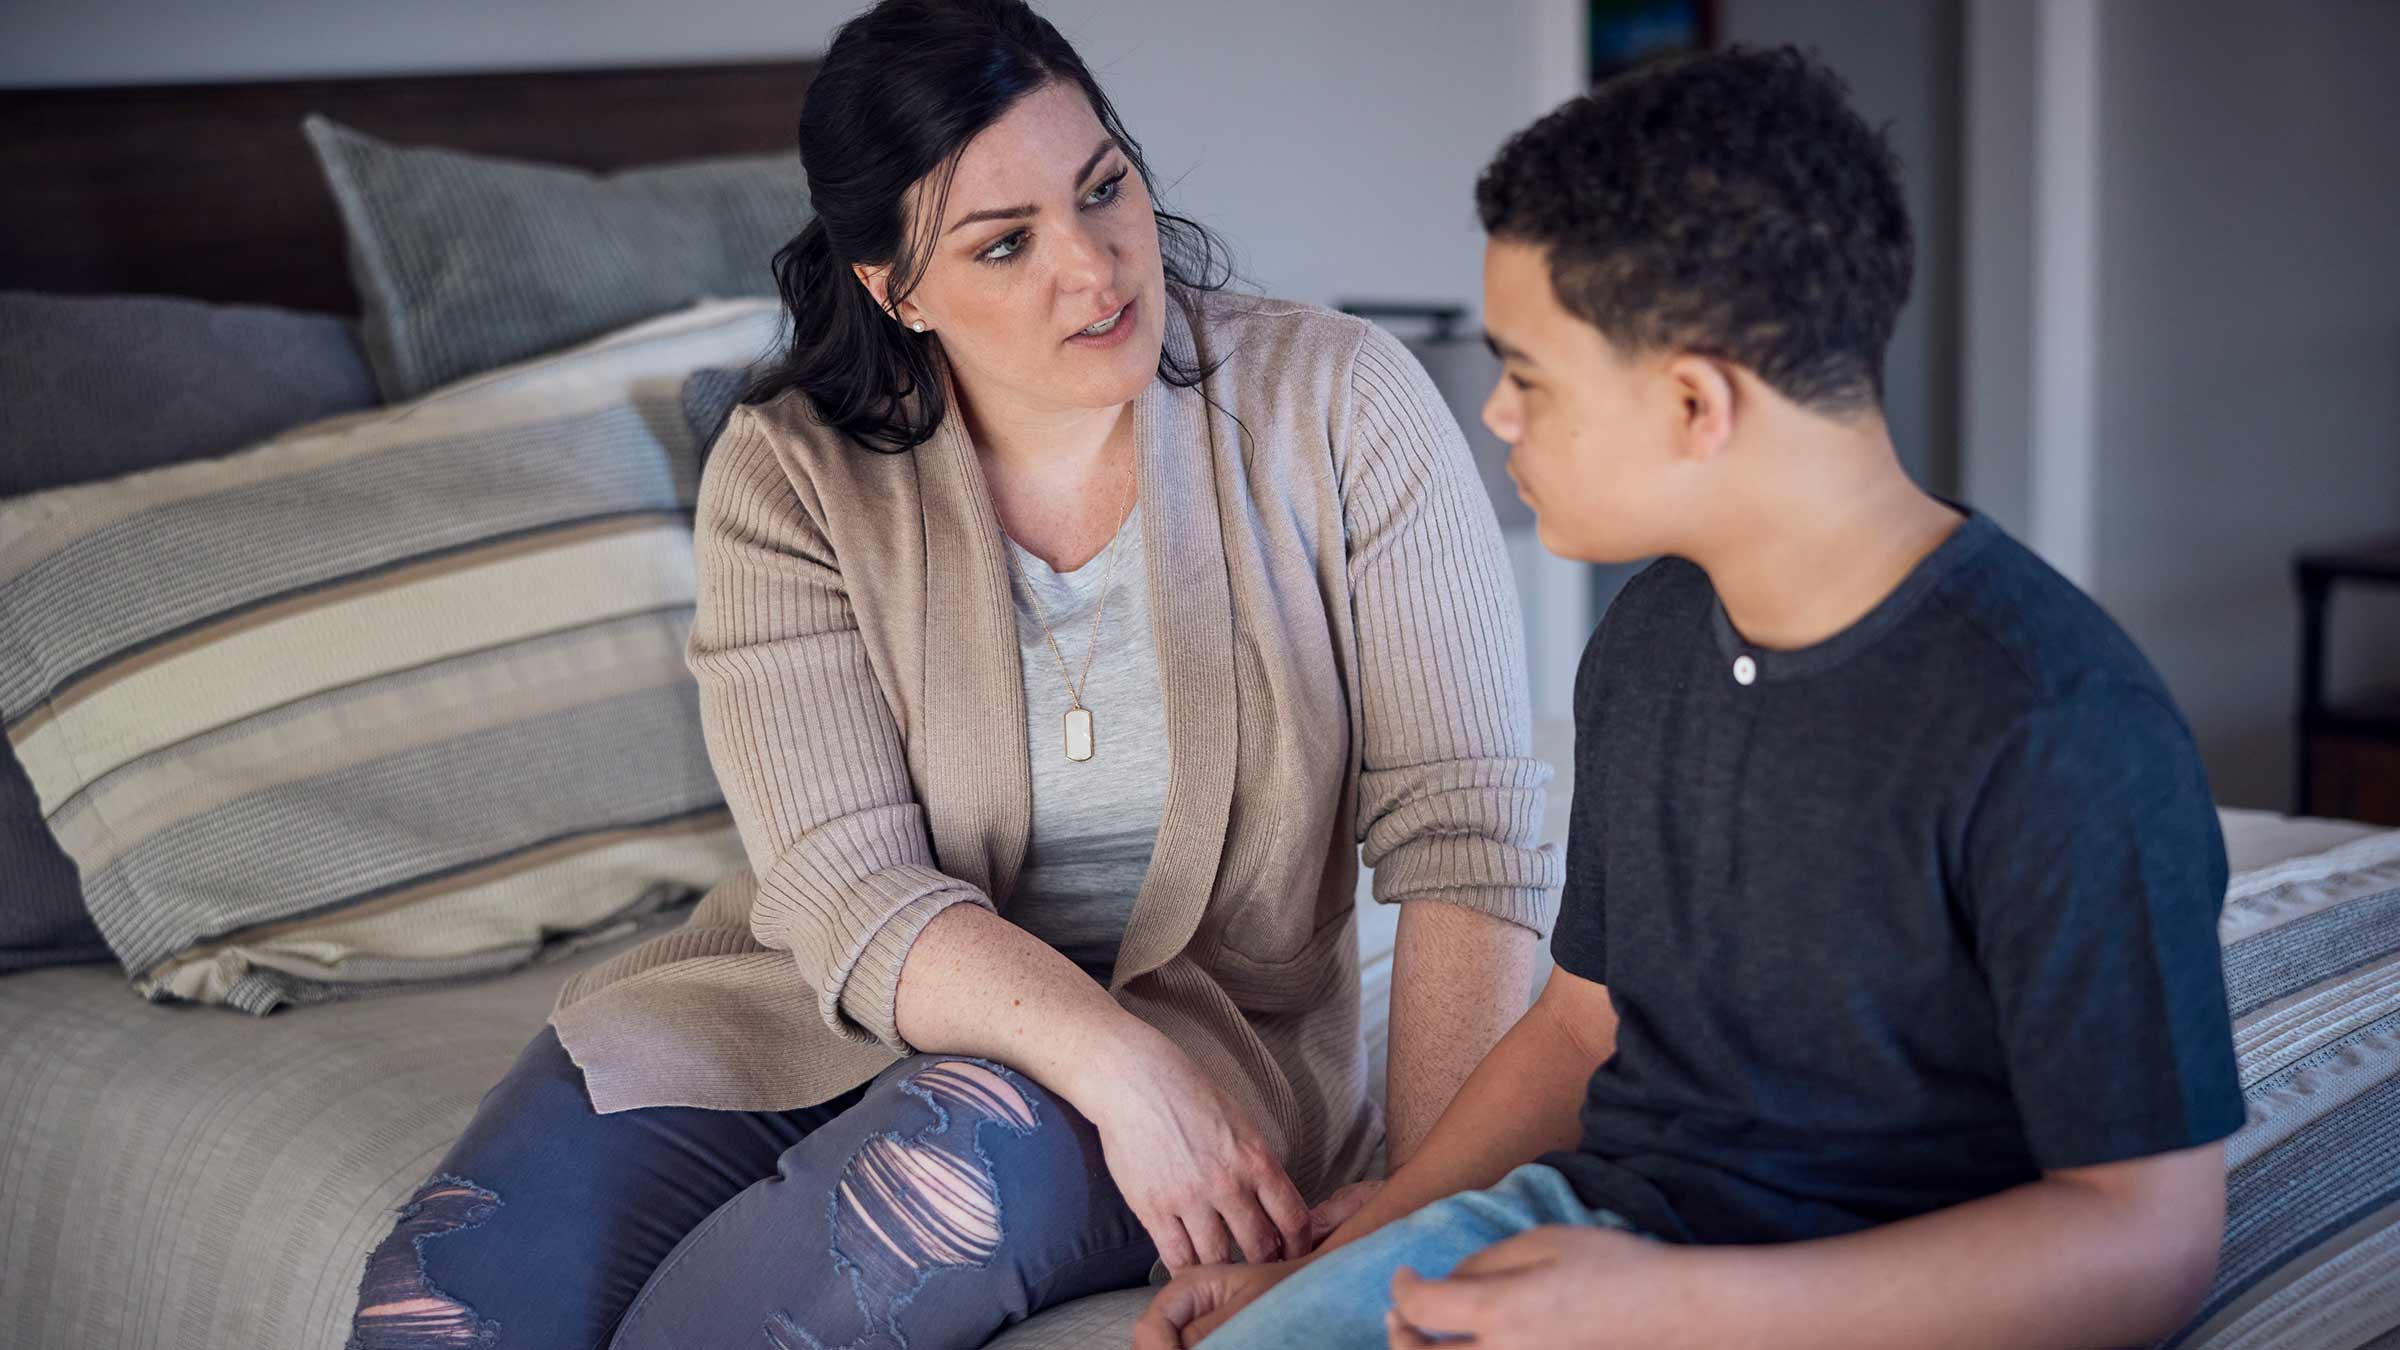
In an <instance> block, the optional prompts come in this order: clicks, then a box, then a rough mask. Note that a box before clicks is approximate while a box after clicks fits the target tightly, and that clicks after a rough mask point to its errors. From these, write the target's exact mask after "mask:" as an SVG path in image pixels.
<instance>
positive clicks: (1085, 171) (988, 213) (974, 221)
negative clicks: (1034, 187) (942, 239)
mask: <svg viewBox="0 0 2400 1350" xmlns="http://www.w3.org/2000/svg"><path fill="white" fill-rule="evenodd" d="M1116 148H1117V142H1116V138H1115V137H1113V136H1112V137H1110V138H1109V139H1107V140H1105V141H1102V142H1100V148H1099V149H1097V150H1094V151H1093V152H1092V157H1091V158H1090V159H1087V160H1085V161H1084V162H1083V167H1082V168H1080V169H1077V170H1076V171H1075V181H1076V182H1078V183H1080V182H1082V181H1083V180H1084V179H1086V178H1089V177H1091V176H1092V170H1093V169H1095V168H1098V167H1099V165H1100V161H1101V160H1103V159H1106V158H1107V157H1108V152H1109V151H1111V150H1114V149H1116ZM1034 213H1035V208H1034V207H1031V206H995V207H990V208H988V209H986V210H982V211H969V212H968V213H967V214H965V215H963V216H960V217H959V218H958V219H957V220H956V221H954V222H952V224H951V226H950V228H949V229H947V230H944V231H943V233H944V234H956V233H957V232H958V231H960V230H962V229H964V228H966V227H967V226H969V225H979V224H982V223H983V222H984V221H987V220H1022V219H1024V218H1025V217H1027V216H1030V215H1033V214H1034Z"/></svg>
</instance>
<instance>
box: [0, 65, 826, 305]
mask: <svg viewBox="0 0 2400 1350" xmlns="http://www.w3.org/2000/svg"><path fill="white" fill-rule="evenodd" d="M815 69H816V63H815V62H813V61H778V62H767V63H758V64H743V65H726V66H676V67H659V68H648V69H635V70H569V71H531V72H523V73H506V74H476V75H430V76H426V75H405V76H392V77H377V78H371V79H333V80H289V81H276V82H273V83H259V84H188V85H148V86H140V87H122V88H102V89H33V90H0V127H5V128H6V129H7V130H6V131H5V132H4V133H0V289H6V290H43V291H74V292H96V291H131V292H142V293H148V294H162V295H182V296H191V297H194V298H197V299H202V300H215V301H225V302H248V303H254V304H273V305H287V306H291V307H293V308H297V309H313V310H330V311H333V312H336V313H342V314H355V313H356V312H357V311H358V299H357V296H356V294H355V293H354V292H353V291H352V290H351V288H350V275H349V271H348V268H347V265H346V263H345V261H344V254H343V241H342V227H341V221H340V219H339V217H338V216H336V214H335V212H334V207H333V198H332V196H331V194H329V193H328V192H327V191H326V188H325V180H324V176H323V175H322V174H321V173H320V172H319V171H318V168H317V163H316V159H315V157H314V156H313V155H312V154H311V153H310V152H309V149H308V144H307V142H306V141H304V140H303V139H302V138H301V135H300V119H301V117H302V115H303V114H306V113H310V112H320V113H323V114H325V115H326V116H327V117H330V118H332V119H333V120H335V121H337V122H340V123H343V124H344V125H346V126H351V127H355V128H357V129H358V130H360V131H363V132H366V133H367V134H369V135H371V136H378V137H381V138H383V139H385V140H389V141H396V142H400V143H403V144H412V145H437V146H444V147H448V148H451V149H458V150H471V151H475V152H477V153H480V154H487V155H505V156H509V157H512V158H518V159H533V160H545V161H548V162H551V163H555V164H571V165H574V166H576V167H578V168H583V169H593V170H610V169H622V168H630V167H633V166H635V165H643V164H658V163H665V162H668V161H672V160H681V159H698V158H703V157H706V156H711V155H735V154H759V153H766V152H772V151H778V150H789V149H792V148H793V147H794V144H795V141H796V128H797V127H798V125H799V120H800V101H801V97H802V95H803V94H805V93H806V92H807V90H808V81H809V76H810V75H811V74H812V73H813V72H814V71H815Z"/></svg>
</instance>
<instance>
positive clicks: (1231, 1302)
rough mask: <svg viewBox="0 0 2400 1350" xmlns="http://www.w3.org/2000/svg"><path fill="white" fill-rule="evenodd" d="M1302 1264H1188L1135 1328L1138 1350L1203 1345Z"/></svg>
mask: <svg viewBox="0 0 2400 1350" xmlns="http://www.w3.org/2000/svg"><path fill="white" fill-rule="evenodd" d="M1305 1264H1307V1263H1306V1262H1303V1261H1274V1262H1269V1263H1267V1264H1264V1265H1255V1266H1187V1267H1185V1268H1184V1269H1182V1270H1179V1271H1177V1272H1175V1278H1174V1279H1173V1280H1171V1281H1169V1282H1168V1284H1167V1287H1166V1288H1164V1289H1161V1290H1159V1291H1158V1294H1157V1296H1156V1297H1154V1298H1152V1299H1151V1300H1150V1306H1149V1307H1148V1308H1145V1309H1143V1310H1142V1320H1141V1321H1139V1322H1136V1323H1135V1324H1134V1327H1133V1350H1183V1347H1185V1346H1187V1345H1198V1344H1199V1343H1200V1338H1201V1337H1203V1336H1206V1335H1207V1334H1208V1333H1210V1332H1212V1331H1215V1330H1216V1329H1217V1327H1218V1326H1219V1325H1220V1324H1221V1323H1223V1322H1224V1321H1225V1319H1227V1318H1229V1317H1231V1316H1233V1315H1234V1314H1235V1313H1237V1312H1240V1311H1241V1310H1242V1309H1244V1308H1247V1307H1249V1306H1250V1303H1251V1300H1253V1299H1256V1298H1257V1297H1258V1296H1259V1295H1261V1294H1263V1293H1265V1292H1267V1291H1268V1290H1270V1289H1272V1288H1274V1287H1275V1286H1276V1285H1278V1284H1281V1283H1283V1281H1284V1280H1285V1279H1286V1278H1287V1277H1289V1276H1290V1275H1291V1274H1292V1272H1294V1271H1296V1270H1298V1269H1300V1267H1301V1266H1303V1265H1305Z"/></svg>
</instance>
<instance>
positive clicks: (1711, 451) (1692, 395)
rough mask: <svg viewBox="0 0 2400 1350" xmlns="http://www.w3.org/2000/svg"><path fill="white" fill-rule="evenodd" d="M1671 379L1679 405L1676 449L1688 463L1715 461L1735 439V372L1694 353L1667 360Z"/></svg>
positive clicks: (1682, 354)
mask: <svg viewBox="0 0 2400 1350" xmlns="http://www.w3.org/2000/svg"><path fill="white" fill-rule="evenodd" d="M1667 379H1668V381H1669V383H1670V385H1671V386H1672V388H1673V390H1674V393H1675V397H1676V399H1677V400H1678V403H1679V405H1680V406H1679V409H1678V415H1677V419H1676V424H1675V425H1676V433H1677V434H1676V449H1677V451H1678V452H1679V453H1680V454H1681V455H1682V456H1683V457H1684V458H1686V459H1690V460H1694V461H1700V460H1708V459H1713V458H1715V457H1716V456H1717V454H1718V452H1720V451H1722V450H1723V449H1724V448H1725V446H1726V444H1727V443H1728V442H1730V441H1731V440H1732V439H1733V419H1734V411H1735V410H1734V394H1735V387H1734V382H1733V375H1732V372H1730V371H1728V370H1727V369H1726V368H1725V363H1724V362H1722V361H1717V360H1712V359H1711V358H1709V357H1705V356H1701V355H1698V354H1696V353H1693V352H1683V353H1680V354H1678V355H1676V356H1673V357H1670V358H1668V360H1667Z"/></svg>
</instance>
